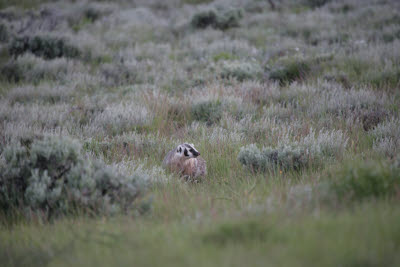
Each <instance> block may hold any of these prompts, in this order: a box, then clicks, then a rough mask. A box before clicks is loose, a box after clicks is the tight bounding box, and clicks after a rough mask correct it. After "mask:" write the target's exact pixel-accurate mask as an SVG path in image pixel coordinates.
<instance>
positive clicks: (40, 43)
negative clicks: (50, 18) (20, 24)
mask: <svg viewBox="0 0 400 267" xmlns="http://www.w3.org/2000/svg"><path fill="white" fill-rule="evenodd" d="M9 52H10V54H11V55H13V56H15V57H17V56H19V55H22V54H24V53H26V52H30V53H32V54H34V55H36V56H38V57H43V58H45V59H53V58H57V57H67V58H76V57H79V56H80V54H81V52H80V51H79V49H78V48H76V47H75V46H73V45H72V44H70V43H69V42H68V41H67V40H66V39H64V38H60V37H53V36H47V35H43V36H42V35H37V36H22V37H16V38H14V39H13V40H12V41H11V44H10V46H9Z"/></svg>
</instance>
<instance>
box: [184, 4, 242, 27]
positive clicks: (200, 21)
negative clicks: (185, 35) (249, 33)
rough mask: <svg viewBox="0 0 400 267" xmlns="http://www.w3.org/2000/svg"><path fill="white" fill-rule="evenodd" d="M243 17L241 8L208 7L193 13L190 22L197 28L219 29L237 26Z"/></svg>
mask: <svg viewBox="0 0 400 267" xmlns="http://www.w3.org/2000/svg"><path fill="white" fill-rule="evenodd" d="M242 18H243V11H242V10H241V9H222V8H220V9H216V10H215V9H210V10H205V11H201V12H199V13H196V14H194V16H193V17H192V20H191V21H190V24H191V25H192V27H194V28H197V29H204V28H207V27H212V28H215V29H220V30H227V29H229V28H233V27H238V26H239V21H240V19H242Z"/></svg>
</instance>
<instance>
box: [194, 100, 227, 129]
mask: <svg viewBox="0 0 400 267" xmlns="http://www.w3.org/2000/svg"><path fill="white" fill-rule="evenodd" d="M191 114H192V117H193V119H194V120H196V121H202V122H206V123H207V125H208V126H210V125H213V124H215V123H218V122H219V121H220V120H221V117H222V103H221V102H220V101H219V100H217V101H204V102H200V103H198V104H195V105H193V106H192V110H191Z"/></svg>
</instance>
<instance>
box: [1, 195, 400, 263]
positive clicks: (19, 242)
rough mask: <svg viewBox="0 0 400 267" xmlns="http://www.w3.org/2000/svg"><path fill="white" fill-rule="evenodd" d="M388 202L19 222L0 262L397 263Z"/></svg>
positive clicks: (394, 217) (398, 236) (399, 216)
mask: <svg viewBox="0 0 400 267" xmlns="http://www.w3.org/2000/svg"><path fill="white" fill-rule="evenodd" d="M387 204H389V203H382V202H379V203H366V204H364V205H361V206H357V207H356V208H355V209H354V210H353V211H346V212H340V213H337V214H331V213H326V212H325V211H322V212H321V213H320V214H319V215H318V216H306V217H300V218H293V217H290V216H286V215H284V214H279V213H276V214H268V215H260V216H250V217H249V216H247V218H246V217H239V218H230V219H229V220H227V218H224V216H223V214H216V215H215V216H214V217H208V218H202V219H200V220H196V219H195V218H192V219H191V218H187V219H186V220H185V221H181V220H180V219H178V218H174V219H172V220H168V221H164V222H163V221H159V220H157V221H155V220H154V219H152V218H151V217H148V218H141V219H133V218H114V219H112V220H89V219H77V220H64V221H61V222H58V223H57V224H55V225H20V226H17V227H15V228H13V229H11V230H8V231H6V232H4V231H2V232H1V233H0V237H1V240H2V243H1V245H0V247H1V249H0V251H1V253H0V259H1V261H2V263H3V264H5V265H4V266H22V265H24V264H29V265H41V264H46V265H47V266H70V265H72V264H73V265H75V266H110V265H118V266H131V264H132V263H135V265H136V266H159V265H163V266H176V264H177V263H179V265H182V266H187V265H190V266H243V265H250V266H276V265H280V266H310V265H313V266H314V265H317V266H337V265H344V266H396V265H398V264H399V263H400V257H399V253H398V252H399V248H400V227H399V223H400V210H399V209H398V208H397V207H396V206H393V207H388V206H387Z"/></svg>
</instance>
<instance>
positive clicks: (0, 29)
mask: <svg viewBox="0 0 400 267" xmlns="http://www.w3.org/2000/svg"><path fill="white" fill-rule="evenodd" d="M9 37H10V34H9V32H8V30H7V27H6V26H5V25H4V24H0V43H5V42H7V41H8V39H9Z"/></svg>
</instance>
